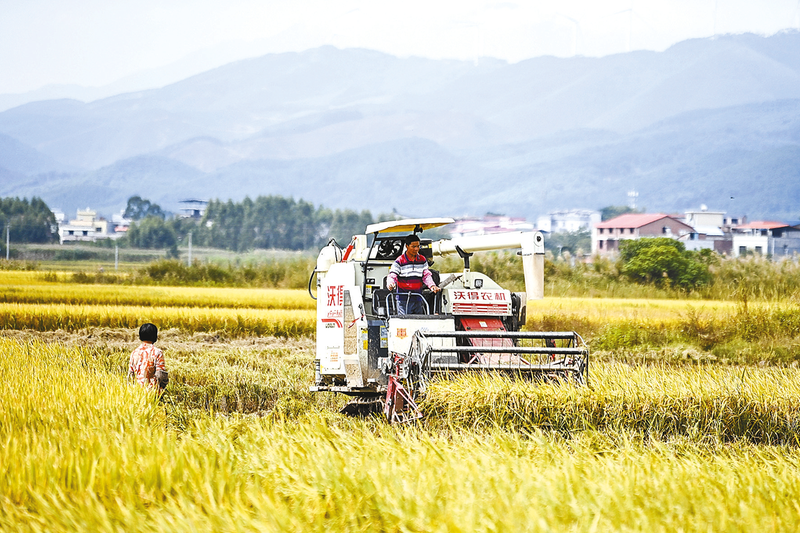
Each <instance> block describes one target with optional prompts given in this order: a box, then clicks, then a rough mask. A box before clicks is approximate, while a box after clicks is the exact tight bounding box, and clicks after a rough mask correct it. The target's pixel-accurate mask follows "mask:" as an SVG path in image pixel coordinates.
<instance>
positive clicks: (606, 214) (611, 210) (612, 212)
mask: <svg viewBox="0 0 800 533" xmlns="http://www.w3.org/2000/svg"><path fill="white" fill-rule="evenodd" d="M628 213H644V209H634V208H632V207H630V206H627V205H609V206H607V207H604V208H603V209H601V210H600V217H601V220H603V221H605V220H611V219H612V218H616V217H618V216H620V215H626V214H628Z"/></svg>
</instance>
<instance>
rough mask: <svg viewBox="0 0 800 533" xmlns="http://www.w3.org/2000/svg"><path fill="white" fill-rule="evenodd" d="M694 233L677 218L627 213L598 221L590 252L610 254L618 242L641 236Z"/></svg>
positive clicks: (671, 235)
mask: <svg viewBox="0 0 800 533" xmlns="http://www.w3.org/2000/svg"><path fill="white" fill-rule="evenodd" d="M692 233H694V229H693V228H692V227H691V226H690V225H688V224H686V223H684V222H681V221H680V220H679V219H678V218H676V217H673V216H670V215H664V214H661V213H658V214H648V213H628V214H625V215H620V216H618V217H616V218H612V219H611V220H606V221H605V222H600V223H598V224H595V225H594V228H593V229H592V254H601V255H605V254H610V253H616V252H617V251H619V242H620V241H623V240H626V239H640V238H642V237H670V238H673V239H679V238H682V237H685V236H687V235H690V234H692Z"/></svg>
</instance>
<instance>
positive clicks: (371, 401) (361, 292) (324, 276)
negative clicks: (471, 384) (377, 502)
mask: <svg viewBox="0 0 800 533" xmlns="http://www.w3.org/2000/svg"><path fill="white" fill-rule="evenodd" d="M451 222H453V220H452V219H449V218H427V219H406V220H398V221H390V222H382V223H378V224H372V225H370V226H367V228H366V232H365V234H364V235H356V236H354V237H353V239H352V241H351V242H350V244H349V245H348V246H347V247H346V249H344V250H342V249H341V248H340V247H339V246H338V245H337V244H336V243H335V242H333V241H332V242H330V243H329V244H328V245H327V246H326V247H325V248H323V249H322V250H321V251H320V253H319V256H318V259H317V266H316V269H315V270H314V274H316V289H317V297H316V299H317V343H316V360H315V366H316V368H315V370H316V372H315V384H314V386H313V387H311V390H312V391H328V392H339V393H343V394H346V395H348V396H351V397H352V398H353V401H352V402H351V403H350V404H348V406H347V407H346V408H345V411H347V412H353V413H355V412H360V411H374V410H378V409H382V410H383V411H384V413H385V414H386V416H387V418H388V419H389V421H391V422H403V421H407V420H409V419H413V418H417V417H419V416H420V415H419V410H418V409H417V408H416V404H415V401H414V399H415V397H416V395H417V394H419V393H420V392H424V389H425V385H426V383H427V382H428V380H429V379H430V378H431V377H432V376H433V375H435V374H438V375H444V376H449V375H452V373H455V372H462V371H475V370H485V371H496V372H505V373H508V374H511V375H514V376H518V377H529V378H541V379H559V380H570V381H574V382H576V383H579V384H581V383H585V382H586V379H587V375H588V350H587V348H586V345H585V344H584V342H583V340H582V339H581V338H580V336H579V335H578V334H577V333H575V332H572V331H565V332H529V331H521V328H522V326H524V325H525V321H526V309H527V302H528V300H529V299H530V300H534V299H541V298H543V296H544V238H543V236H542V234H541V233H539V232H509V233H501V234H492V235H483V236H477V237H463V238H455V239H443V240H438V241H435V242H434V241H432V240H431V239H424V238H421V242H420V244H421V247H420V254H421V255H423V256H424V257H425V258H426V259H428V261H429V263H430V262H432V260H433V257H435V256H447V255H456V254H457V255H459V256H460V257H461V258H462V260H463V264H464V266H463V269H462V270H461V271H459V272H452V273H439V272H436V271H435V270H433V269H432V273H433V275H434V281H435V282H436V283H437V285H438V286H439V287H440V288H441V289H442V290H441V291H440V292H438V293H433V292H428V291H425V292H423V295H422V299H423V300H424V301H423V302H422V304H423V308H424V309H425V313H424V314H417V315H401V314H398V313H397V310H396V305H395V297H394V294H393V293H392V292H391V291H389V290H388V289H387V288H386V277H387V276H388V274H389V269H390V268H391V265H392V263H393V262H394V260H395V259H396V258H397V257H398V256H400V255H401V254H402V253H403V251H404V237H405V236H406V235H407V234H409V233H412V232H413V233H414V234H421V233H423V232H424V231H426V230H430V229H433V228H437V227H440V226H443V225H446V224H449V223H451ZM504 249H517V250H519V252H518V253H519V254H520V255H521V256H522V264H523V273H524V276H525V291H526V292H511V291H509V290H507V289H504V288H503V287H501V286H500V285H498V284H497V283H496V282H495V281H494V280H492V279H491V278H489V277H488V276H487V275H485V274H483V273H480V272H475V271H472V270H471V269H470V257H471V256H472V255H473V254H474V253H476V252H482V251H488V250H504ZM313 278H314V275H313V274H312V278H311V279H310V280H309V292H310V293H311V285H312V283H313ZM312 297H313V294H312Z"/></svg>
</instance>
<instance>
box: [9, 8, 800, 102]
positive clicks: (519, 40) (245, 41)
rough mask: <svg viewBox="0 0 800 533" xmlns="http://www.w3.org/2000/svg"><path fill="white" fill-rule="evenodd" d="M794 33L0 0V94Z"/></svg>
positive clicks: (514, 12) (583, 12)
mask: <svg viewBox="0 0 800 533" xmlns="http://www.w3.org/2000/svg"><path fill="white" fill-rule="evenodd" d="M798 27H800V0H559V1H558V2H554V1H552V0H544V1H540V0H530V1H501V2H494V1H481V0H402V1H397V0H395V1H385V0H280V1H275V0H136V1H132V0H24V1H20V0H0V73H2V75H0V94H9V93H24V92H27V91H32V90H34V89H38V88H41V87H43V86H48V85H62V84H75V85H81V86H84V87H100V86H105V85H108V84H111V83H113V82H118V83H119V86H120V87H125V86H126V85H125V84H126V83H128V85H130V86H133V85H136V84H138V85H141V84H145V85H147V84H148V83H153V84H158V83H162V84H163V83H166V82H171V81H177V80H178V79H182V78H183V77H186V76H188V75H190V74H194V73H198V72H202V71H204V70H208V69H210V68H213V67H215V66H219V65H222V64H225V63H228V62H230V61H234V60H236V59H244V58H247V57H256V56H260V55H264V54H267V53H280V52H287V51H301V50H306V49H309V48H314V47H317V46H321V45H326V44H327V45H333V46H336V47H339V48H353V47H359V48H369V49H373V50H379V51H382V52H387V53H390V54H393V55H396V56H400V57H408V56H421V57H428V58H433V59H441V58H453V59H462V60H470V61H474V60H477V59H478V58H480V57H495V58H500V59H504V60H506V61H509V62H517V61H521V60H523V59H527V58H531V57H538V56H542V55H554V56H558V57H569V56H573V55H583V56H594V57H597V56H604V55H608V54H614V53H620V52H626V51H630V50H643V49H644V50H656V51H661V50H665V49H666V48H668V47H669V46H671V45H672V44H674V43H676V42H679V41H682V40H685V39H689V38H694V37H710V36H713V35H719V34H725V33H744V32H752V33H757V34H761V35H771V34H774V33H776V32H778V31H781V30H784V29H790V28H795V29H796V28H798ZM119 80H122V81H121V82H120V81H119ZM126 80H127V81H126ZM137 88H139V87H137Z"/></svg>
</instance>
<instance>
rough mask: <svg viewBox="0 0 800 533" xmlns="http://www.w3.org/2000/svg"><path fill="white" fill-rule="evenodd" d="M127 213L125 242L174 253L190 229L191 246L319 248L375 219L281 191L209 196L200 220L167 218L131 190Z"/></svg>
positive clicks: (360, 230) (341, 240) (357, 231)
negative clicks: (238, 197) (129, 219)
mask: <svg viewBox="0 0 800 533" xmlns="http://www.w3.org/2000/svg"><path fill="white" fill-rule="evenodd" d="M125 214H126V216H128V215H130V216H131V217H132V218H134V220H136V222H135V223H134V224H131V226H130V228H129V229H128V233H127V235H126V236H125V238H124V240H123V241H122V242H123V243H126V244H128V245H129V246H132V247H135V248H159V249H165V248H166V249H168V250H170V252H171V253H172V255H177V246H178V244H179V243H184V244H185V243H186V241H187V239H188V234H189V232H191V233H192V243H193V244H194V245H195V246H207V247H210V248H222V249H225V250H231V251H235V252H244V251H247V250H253V249H257V248H264V249H281V250H308V249H318V248H320V247H322V246H324V245H325V244H326V243H327V242H328V241H329V240H330V239H336V241H337V242H339V243H340V244H346V243H347V242H349V241H350V238H351V237H352V236H353V235H356V234H360V233H363V232H364V228H365V227H366V226H367V225H368V224H372V223H373V222H374V221H375V219H374V218H373V216H372V214H371V213H370V212H369V211H361V212H360V213H359V212H357V211H352V210H349V209H345V210H340V209H336V210H331V209H327V208H324V207H322V206H320V207H315V206H314V205H313V204H311V203H309V202H306V201H304V200H302V199H301V200H295V199H293V198H284V197H282V196H259V197H257V198H255V199H254V200H253V199H250V198H249V197H248V198H245V199H244V200H242V201H241V202H234V201H232V200H228V201H227V202H224V201H222V200H212V201H210V202H209V203H208V206H207V208H206V212H205V214H204V216H203V218H202V219H201V220H200V221H199V222H198V221H196V220H193V219H187V218H177V217H176V218H166V216H165V214H164V211H163V210H162V209H161V208H160V207H159V206H158V204H152V203H150V202H149V201H148V200H143V199H142V198H140V197H138V196H134V197H131V198H130V199H129V200H128V208H127V209H126V210H125Z"/></svg>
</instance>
